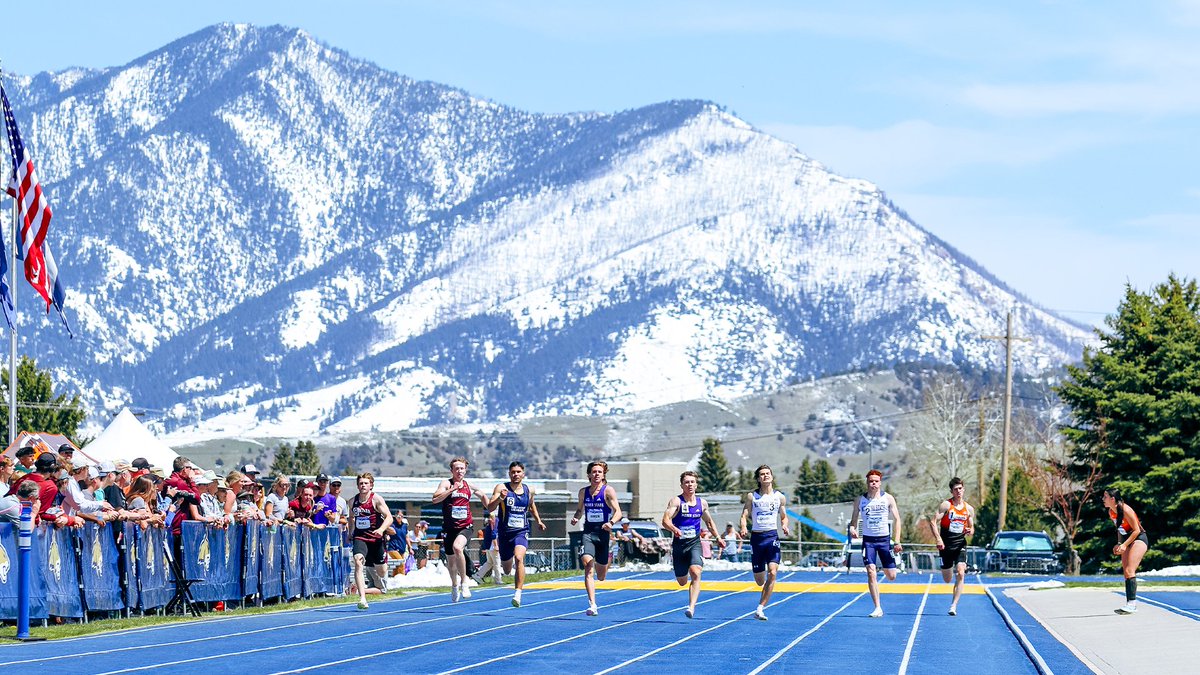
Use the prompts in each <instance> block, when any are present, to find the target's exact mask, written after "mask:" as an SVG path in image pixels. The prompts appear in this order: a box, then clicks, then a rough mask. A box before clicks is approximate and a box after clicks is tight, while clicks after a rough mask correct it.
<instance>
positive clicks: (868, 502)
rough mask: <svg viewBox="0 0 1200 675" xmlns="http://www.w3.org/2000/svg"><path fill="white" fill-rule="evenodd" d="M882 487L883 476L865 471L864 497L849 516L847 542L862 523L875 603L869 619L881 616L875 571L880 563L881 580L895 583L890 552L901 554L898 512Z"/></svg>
mask: <svg viewBox="0 0 1200 675" xmlns="http://www.w3.org/2000/svg"><path fill="white" fill-rule="evenodd" d="M882 484H883V474H882V473H881V472H880V471H879V470H878V469H871V470H870V471H868V472H867V494H865V495H862V496H861V497H859V498H858V499H856V500H855V501H854V513H853V514H852V515H851V516H850V537H851V538H854V537H857V536H858V521H859V520H860V519H861V520H862V523H863V530H862V542H863V543H862V546H863V564H864V565H866V568H867V589H868V590H870V591H871V601H872V602H874V603H875V609H874V610H873V611H872V612H871V613H870V614H869V615H868V616H870V617H871V618H879V617H881V616H883V608H882V607H880V606H879V579H878V578H876V567H877V566H878V565H879V563H882V566H883V574H884V576H886V577H887V578H888V581H895V580H896V558H895V557H894V556H893V555H892V552H893V551H895V552H896V553H900V552H901V551H903V550H904V547H903V546H901V545H900V509H899V508H897V506H896V498H895V497H893V496H891V495H889V494H888V493H886V492H884V491H883V490H882V489H881V488H880V486H881V485H882ZM889 516H890V517H891V522H890V523H889V522H888V517H889ZM893 527H894V529H893ZM892 542H895V543H892Z"/></svg>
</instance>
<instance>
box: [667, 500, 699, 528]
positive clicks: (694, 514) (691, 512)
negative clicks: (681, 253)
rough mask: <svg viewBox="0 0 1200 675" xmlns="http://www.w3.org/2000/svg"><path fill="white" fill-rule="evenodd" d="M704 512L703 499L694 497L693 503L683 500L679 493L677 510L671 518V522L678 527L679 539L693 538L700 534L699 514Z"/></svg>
mask: <svg viewBox="0 0 1200 675" xmlns="http://www.w3.org/2000/svg"><path fill="white" fill-rule="evenodd" d="M703 514H704V500H703V499H701V498H699V497H696V503H695V504H688V503H687V502H685V501H683V495H679V512H678V513H676V514H675V516H674V517H673V518H671V524H673V525H674V526H675V527H678V528H679V532H680V534H679V538H680V539H695V538H696V537H699V536H700V516H702V515H703Z"/></svg>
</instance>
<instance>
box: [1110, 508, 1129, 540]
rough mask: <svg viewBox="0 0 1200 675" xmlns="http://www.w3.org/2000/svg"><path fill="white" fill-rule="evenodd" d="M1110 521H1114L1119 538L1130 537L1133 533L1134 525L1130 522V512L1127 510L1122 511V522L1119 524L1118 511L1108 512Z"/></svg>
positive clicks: (1111, 510)
mask: <svg viewBox="0 0 1200 675" xmlns="http://www.w3.org/2000/svg"><path fill="white" fill-rule="evenodd" d="M1108 519H1109V520H1111V521H1113V525H1116V526H1117V535H1118V536H1121V537H1128V536H1129V533H1130V532H1132V531H1133V523H1131V522H1129V512H1128V511H1127V510H1126V509H1121V522H1119V523H1118V522H1117V510H1116V509H1109V510H1108Z"/></svg>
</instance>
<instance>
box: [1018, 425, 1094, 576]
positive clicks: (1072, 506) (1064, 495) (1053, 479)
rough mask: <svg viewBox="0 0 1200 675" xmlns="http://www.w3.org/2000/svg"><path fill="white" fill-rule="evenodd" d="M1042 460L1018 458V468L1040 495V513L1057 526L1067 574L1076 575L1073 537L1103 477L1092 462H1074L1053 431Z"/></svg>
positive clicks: (1029, 456) (1030, 456) (1031, 456)
mask: <svg viewBox="0 0 1200 675" xmlns="http://www.w3.org/2000/svg"><path fill="white" fill-rule="evenodd" d="M1045 434H1046V437H1045V443H1044V444H1043V446H1042V447H1044V448H1045V453H1044V456H1039V455H1038V454H1037V453H1023V454H1022V455H1021V460H1020V461H1021V462H1022V465H1023V466H1022V468H1024V469H1025V472H1026V474H1027V475H1028V476H1029V477H1030V479H1031V480H1033V483H1034V485H1036V486H1037V488H1038V491H1039V492H1040V493H1041V494H1042V497H1043V499H1044V500H1045V502H1044V509H1045V511H1046V513H1047V514H1049V515H1050V517H1052V518H1053V519H1054V521H1055V522H1056V523H1058V526H1059V528H1060V529H1061V530H1062V534H1063V541H1064V543H1065V544H1066V546H1067V564H1066V568H1067V574H1079V565H1080V560H1079V553H1078V552H1077V551H1076V549H1075V536H1076V535H1077V534H1078V533H1079V528H1080V525H1081V524H1082V523H1083V517H1082V516H1083V509H1084V507H1085V506H1086V505H1087V503H1088V502H1089V501H1090V500H1091V499H1092V498H1094V497H1095V496H1096V493H1097V490H1099V486H1100V481H1101V479H1103V477H1104V476H1103V474H1102V473H1101V472H1100V464H1099V463H1098V462H1095V461H1089V462H1086V463H1080V462H1078V461H1077V460H1076V459H1075V458H1074V457H1073V455H1072V453H1071V452H1070V451H1069V450H1068V448H1067V446H1066V444H1065V443H1063V442H1062V439H1061V436H1059V434H1058V433H1057V432H1056V431H1055V430H1052V429H1051V430H1047V431H1046V432H1045Z"/></svg>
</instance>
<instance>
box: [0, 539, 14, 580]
mask: <svg viewBox="0 0 1200 675" xmlns="http://www.w3.org/2000/svg"><path fill="white" fill-rule="evenodd" d="M10 570H12V560H10V559H9V557H8V549H6V548H4V547H3V546H0V584H7V583H8V573H9V571H10Z"/></svg>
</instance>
